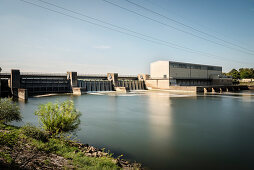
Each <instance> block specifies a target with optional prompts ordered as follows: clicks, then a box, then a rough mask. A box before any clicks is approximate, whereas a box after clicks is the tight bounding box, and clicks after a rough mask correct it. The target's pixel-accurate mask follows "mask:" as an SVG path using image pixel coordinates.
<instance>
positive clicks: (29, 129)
mask: <svg viewBox="0 0 254 170" xmlns="http://www.w3.org/2000/svg"><path fill="white" fill-rule="evenodd" d="M22 132H23V133H24V135H26V136H28V137H31V138H34V139H37V140H40V141H43V142H47V141H48V136H49V135H48V133H46V132H44V131H42V130H41V129H39V128H38V127H36V126H33V125H31V124H26V125H25V126H23V127H22Z"/></svg>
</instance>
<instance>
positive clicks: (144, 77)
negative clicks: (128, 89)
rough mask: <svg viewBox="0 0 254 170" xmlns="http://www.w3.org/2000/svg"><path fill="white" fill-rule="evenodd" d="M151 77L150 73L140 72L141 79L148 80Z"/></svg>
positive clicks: (139, 77) (139, 78)
mask: <svg viewBox="0 0 254 170" xmlns="http://www.w3.org/2000/svg"><path fill="white" fill-rule="evenodd" d="M148 79H149V74H138V80H139V81H142V80H143V81H146V80H148Z"/></svg>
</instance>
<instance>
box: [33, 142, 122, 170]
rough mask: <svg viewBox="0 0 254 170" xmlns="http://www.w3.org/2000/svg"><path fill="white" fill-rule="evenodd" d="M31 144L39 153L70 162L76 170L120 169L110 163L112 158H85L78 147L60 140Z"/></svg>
mask: <svg viewBox="0 0 254 170" xmlns="http://www.w3.org/2000/svg"><path fill="white" fill-rule="evenodd" d="M31 143H32V145H33V146H35V147H36V148H37V149H38V150H40V151H44V152H47V153H54V154H57V155H60V156H63V157H64V158H67V159H70V160H72V163H73V164H74V165H75V166H76V167H77V168H78V169H120V168H119V167H118V166H117V165H116V164H115V163H114V162H113V161H112V160H113V158H112V157H110V156H108V157H100V158H96V157H87V156H85V155H84V153H83V152H81V151H80V150H79V148H78V147H75V146H70V145H69V144H68V142H66V141H65V140H64V139H62V138H50V139H49V141H48V142H46V143H45V142H42V141H39V140H35V139H32V141H31Z"/></svg>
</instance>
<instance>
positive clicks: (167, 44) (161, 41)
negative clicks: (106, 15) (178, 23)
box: [20, 0, 249, 64]
mask: <svg viewBox="0 0 254 170" xmlns="http://www.w3.org/2000/svg"><path fill="white" fill-rule="evenodd" d="M20 1H22V2H25V3H28V4H30V5H33V6H37V7H40V8H43V9H46V10H49V11H51V12H55V13H58V14H61V15H64V16H67V17H70V18H73V19H77V20H80V21H83V22H87V23H89V24H92V25H96V26H98V27H102V28H105V29H108V30H112V31H116V32H119V33H122V34H125V35H128V36H132V37H135V38H139V39H142V40H144V41H148V42H151V43H154V44H159V45H164V46H168V47H171V48H177V49H182V50H184V51H188V52H192V53H197V54H202V55H205V56H208V57H214V58H219V60H221V58H223V57H220V56H216V55H212V54H209V53H205V52H202V51H197V50H193V49H191V48H188V47H184V46H181V45H178V44H174V43H171V42H168V41H164V40H160V39H157V38H154V37H152V36H147V35H145V34H140V33H138V32H135V31H132V30H130V29H126V28H123V27H119V26H116V25H113V24H110V23H107V22H104V21H101V20H99V19H96V18H93V17H89V16H87V15H84V14H81V13H78V12H75V11H72V10H69V9H67V8H63V7H60V6H58V5H55V4H52V3H48V2H45V1H43V0H39V1H41V2H44V3H47V4H49V5H52V6H55V7H58V8H61V9H65V10H68V11H69V12H73V13H76V14H79V15H82V16H87V17H89V18H91V19H92V18H93V19H96V20H97V21H100V22H104V23H105V24H110V25H111V26H115V27H118V28H121V29H125V30H126V31H130V32H133V33H136V34H140V35H142V36H146V37H148V38H150V39H154V40H156V41H154V40H150V39H146V38H143V37H140V36H137V35H133V34H129V33H126V32H123V31H119V30H117V29H114V28H110V27H107V26H104V25H101V24H97V23H94V22H91V21H88V20H84V19H82V18H79V17H75V16H72V15H69V14H66V13H63V12H59V11H56V10H53V9H50V8H47V7H44V6H41V5H38V4H35V3H32V2H28V1H25V0H20ZM158 41H160V42H158ZM226 60H228V59H226ZM231 61H234V62H237V63H241V62H240V61H236V60H232V59H231ZM244 64H249V63H244Z"/></svg>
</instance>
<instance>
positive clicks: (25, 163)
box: [0, 124, 140, 169]
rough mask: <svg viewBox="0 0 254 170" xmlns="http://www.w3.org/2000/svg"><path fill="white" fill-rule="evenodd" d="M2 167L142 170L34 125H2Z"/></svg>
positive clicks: (0, 131)
mask: <svg viewBox="0 0 254 170" xmlns="http://www.w3.org/2000/svg"><path fill="white" fill-rule="evenodd" d="M0 167H3V168H5V169H13V168H15V169H37V168H39V169H122V168H124V169H125V168H127V169H140V165H139V164H135V163H134V164H130V163H128V162H127V161H124V160H121V159H120V158H113V157H112V155H111V154H110V153H107V152H104V151H103V150H101V149H97V148H94V147H92V146H88V145H87V144H86V145H85V144H81V143H77V142H74V141H72V140H68V139H66V138H65V137H50V136H49V135H48V134H47V133H46V132H44V131H42V130H40V129H39V128H36V127H33V126H24V127H15V126H10V125H4V124H1V125H0Z"/></svg>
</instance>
